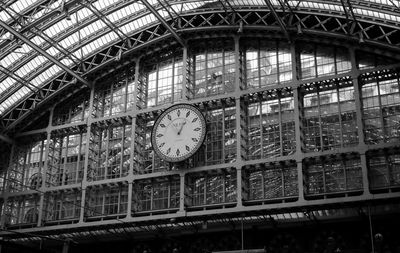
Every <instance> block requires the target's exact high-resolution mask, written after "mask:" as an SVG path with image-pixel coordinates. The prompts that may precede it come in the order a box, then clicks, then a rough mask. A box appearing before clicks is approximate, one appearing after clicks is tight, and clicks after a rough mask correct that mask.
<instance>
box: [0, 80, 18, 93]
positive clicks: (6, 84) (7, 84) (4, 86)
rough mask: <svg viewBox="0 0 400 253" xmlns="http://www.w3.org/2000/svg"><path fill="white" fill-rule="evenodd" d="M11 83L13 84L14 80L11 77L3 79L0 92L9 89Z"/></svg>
mask: <svg viewBox="0 0 400 253" xmlns="http://www.w3.org/2000/svg"><path fill="white" fill-rule="evenodd" d="M13 83H15V80H14V79H13V78H11V77H7V78H6V79H4V80H3V82H1V83H0V92H4V91H5V90H7V89H8V88H10V87H11V85H12V84H13Z"/></svg>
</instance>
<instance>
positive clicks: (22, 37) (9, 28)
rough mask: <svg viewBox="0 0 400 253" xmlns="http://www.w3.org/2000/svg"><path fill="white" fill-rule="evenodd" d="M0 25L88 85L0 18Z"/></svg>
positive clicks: (88, 84)
mask: <svg viewBox="0 0 400 253" xmlns="http://www.w3.org/2000/svg"><path fill="white" fill-rule="evenodd" d="M0 26H1V27H3V28H4V29H5V30H7V31H8V32H9V33H11V34H12V35H14V36H15V37H17V38H19V39H20V40H21V41H23V42H24V43H25V44H27V45H28V46H30V47H31V48H32V49H33V50H35V51H36V52H38V53H39V54H41V55H43V56H44V57H46V58H47V59H48V60H49V61H51V62H52V63H54V64H55V65H57V66H58V67H60V68H61V69H62V70H64V71H65V72H67V73H69V74H70V75H72V76H73V77H75V78H76V79H77V80H78V81H80V82H82V83H83V84H85V85H86V86H88V87H90V86H91V85H90V83H89V82H88V81H87V80H86V79H84V78H83V77H81V76H80V75H78V74H77V73H75V72H74V71H72V70H71V69H70V68H68V67H67V66H65V65H64V64H62V63H61V62H60V61H58V60H57V59H56V58H54V57H53V56H51V55H50V54H48V53H47V52H46V51H44V50H43V49H41V48H40V47H38V46H37V45H36V44H34V43H33V42H31V41H30V40H29V39H27V38H26V37H25V36H23V35H22V34H20V33H19V32H17V31H15V30H14V29H13V28H12V27H10V26H9V25H8V24H6V23H5V22H3V21H1V20H0Z"/></svg>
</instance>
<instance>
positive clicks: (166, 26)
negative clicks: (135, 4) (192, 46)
mask: <svg viewBox="0 0 400 253" xmlns="http://www.w3.org/2000/svg"><path fill="white" fill-rule="evenodd" d="M142 3H143V4H144V5H145V6H146V7H147V9H149V10H150V12H151V13H153V15H154V16H156V18H157V19H158V20H159V21H160V22H161V23H162V24H163V25H164V26H165V28H167V29H168V31H170V33H171V34H172V35H173V36H174V37H175V39H176V40H177V41H178V42H179V44H181V45H182V46H183V47H184V46H186V43H185V41H184V40H183V39H182V38H181V36H179V34H178V33H176V31H175V30H174V29H173V28H172V27H171V26H170V25H169V24H168V23H167V21H165V19H164V18H163V17H161V15H160V13H158V11H157V10H156V9H154V7H153V6H152V5H151V4H150V3H149V2H147V0H142Z"/></svg>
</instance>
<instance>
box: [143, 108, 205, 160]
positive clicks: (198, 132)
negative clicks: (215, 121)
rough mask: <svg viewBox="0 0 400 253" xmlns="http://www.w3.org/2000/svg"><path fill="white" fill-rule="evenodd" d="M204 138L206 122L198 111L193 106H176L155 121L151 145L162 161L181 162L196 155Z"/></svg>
mask: <svg viewBox="0 0 400 253" xmlns="http://www.w3.org/2000/svg"><path fill="white" fill-rule="evenodd" d="M205 136H206V121H205V118H204V116H203V114H202V113H201V112H200V110H199V109H197V107H195V106H193V105H189V104H177V105H173V106H171V107H170V108H168V109H167V110H165V111H164V112H162V113H161V115H160V116H159V117H158V118H157V119H156V121H155V123H154V126H153V130H152V132H151V143H152V146H153V149H154V151H155V153H156V154H157V155H158V156H159V157H160V158H161V159H163V160H164V161H167V162H181V161H184V160H186V159H188V158H189V157H191V156H192V155H193V154H194V153H196V151H197V150H198V149H199V148H200V146H201V145H202V144H203V141H204V138H205Z"/></svg>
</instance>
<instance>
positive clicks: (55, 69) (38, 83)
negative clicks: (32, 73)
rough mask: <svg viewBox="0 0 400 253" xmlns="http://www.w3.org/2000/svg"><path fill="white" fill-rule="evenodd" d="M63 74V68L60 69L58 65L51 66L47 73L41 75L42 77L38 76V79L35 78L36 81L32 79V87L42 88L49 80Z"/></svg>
mask: <svg viewBox="0 0 400 253" xmlns="http://www.w3.org/2000/svg"><path fill="white" fill-rule="evenodd" d="M60 72H61V68H60V67H58V66H57V65H53V66H51V67H50V68H49V69H47V70H46V71H44V72H43V73H40V75H38V76H37V77H35V78H34V79H32V80H31V81H30V83H31V84H32V85H35V86H38V87H41V86H43V85H44V84H45V83H46V81H48V80H49V79H51V78H52V77H55V75H59V74H60Z"/></svg>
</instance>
